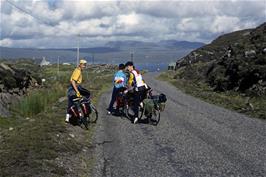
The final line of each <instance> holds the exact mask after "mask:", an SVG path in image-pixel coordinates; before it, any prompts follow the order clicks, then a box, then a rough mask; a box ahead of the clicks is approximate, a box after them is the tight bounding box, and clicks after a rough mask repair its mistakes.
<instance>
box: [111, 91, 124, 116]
mask: <svg viewBox="0 0 266 177" xmlns="http://www.w3.org/2000/svg"><path fill="white" fill-rule="evenodd" d="M124 89H125V88H124V87H121V88H116V87H114V88H113V93H112V97H111V101H110V104H109V107H108V110H109V111H110V112H113V111H114V108H113V106H114V103H115V101H116V98H117V96H118V94H119V92H121V91H123V90H124Z"/></svg>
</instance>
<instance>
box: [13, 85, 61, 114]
mask: <svg viewBox="0 0 266 177" xmlns="http://www.w3.org/2000/svg"><path fill="white" fill-rule="evenodd" d="M65 92H66V91H65V89H64V87H63V86H62V85H61V84H60V83H58V82H56V83H55V84H53V87H52V88H43V89H41V90H35V91H33V92H32V93H30V94H29V95H28V96H25V97H24V98H22V99H21V100H20V101H19V102H18V103H17V104H15V105H14V107H13V110H14V111H16V112H18V113H19V114H21V115H23V116H28V117H32V116H33V115H36V114H38V113H40V112H42V111H45V110H46V109H47V108H48V107H49V106H50V105H51V104H52V103H54V102H56V101H57V100H58V98H60V97H62V96H64V95H65Z"/></svg>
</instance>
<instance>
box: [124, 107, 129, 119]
mask: <svg viewBox="0 0 266 177" xmlns="http://www.w3.org/2000/svg"><path fill="white" fill-rule="evenodd" d="M123 114H124V115H125V117H126V118H128V119H130V116H129V106H128V104H125V105H124V107H123Z"/></svg>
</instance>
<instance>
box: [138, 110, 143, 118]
mask: <svg viewBox="0 0 266 177" xmlns="http://www.w3.org/2000/svg"><path fill="white" fill-rule="evenodd" d="M143 114H144V108H139V115H140V116H139V119H141V118H142V116H143Z"/></svg>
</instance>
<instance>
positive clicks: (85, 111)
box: [81, 101, 91, 116]
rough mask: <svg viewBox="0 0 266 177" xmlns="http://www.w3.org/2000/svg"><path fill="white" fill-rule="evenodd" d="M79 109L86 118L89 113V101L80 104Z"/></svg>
mask: <svg viewBox="0 0 266 177" xmlns="http://www.w3.org/2000/svg"><path fill="white" fill-rule="evenodd" d="M81 109H82V112H83V114H84V116H88V115H89V114H90V113H91V109H90V102H89V101H83V102H81Z"/></svg>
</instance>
